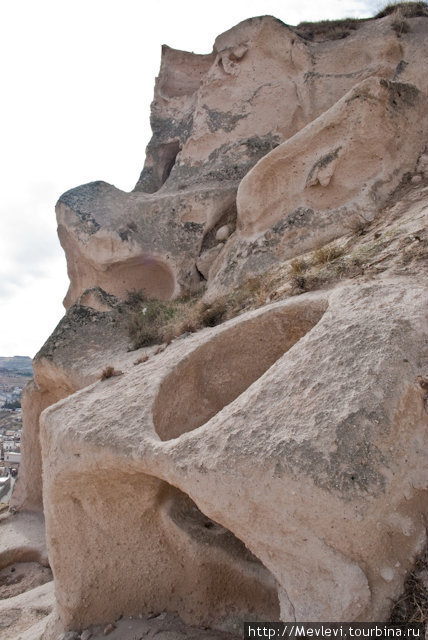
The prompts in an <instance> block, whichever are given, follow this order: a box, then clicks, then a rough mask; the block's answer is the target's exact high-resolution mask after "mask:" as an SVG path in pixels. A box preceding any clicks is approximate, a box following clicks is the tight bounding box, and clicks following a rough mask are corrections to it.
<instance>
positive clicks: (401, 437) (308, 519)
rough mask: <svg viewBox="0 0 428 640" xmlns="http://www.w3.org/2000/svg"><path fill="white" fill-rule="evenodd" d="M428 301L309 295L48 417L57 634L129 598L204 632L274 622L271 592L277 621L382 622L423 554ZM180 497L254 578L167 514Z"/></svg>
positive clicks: (187, 345)
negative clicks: (421, 381) (235, 547)
mask: <svg viewBox="0 0 428 640" xmlns="http://www.w3.org/2000/svg"><path fill="white" fill-rule="evenodd" d="M379 300H381V302H380V303H379ZM427 302H428V299H427V294H426V291H425V292H424V290H423V289H418V288H416V287H415V288H413V289H412V291H409V290H408V288H407V286H406V284H405V283H400V284H399V283H397V282H391V283H385V284H384V285H382V286H381V287H380V286H379V285H377V286H370V285H367V286H355V287H350V288H347V289H339V290H337V291H335V292H333V293H331V294H325V295H315V296H314V295H310V294H308V295H307V296H302V297H301V298H300V299H299V301H294V300H292V301H289V302H285V303H279V304H276V305H274V306H273V307H271V308H269V307H267V308H264V309H262V310H260V311H258V312H253V313H251V314H249V316H248V317H246V316H243V317H240V318H239V319H237V320H233V321H231V322H230V323H227V324H226V325H223V326H221V327H219V328H217V329H213V330H206V331H204V332H202V333H201V334H198V335H196V336H195V337H194V338H191V339H190V338H189V339H187V340H185V341H178V342H177V343H173V345H171V347H169V349H167V350H166V351H165V352H164V353H162V354H160V355H159V356H157V359H156V360H155V361H153V362H148V363H144V364H142V365H139V366H138V367H135V368H133V369H132V370H129V371H128V372H126V374H125V375H123V376H121V377H120V378H117V379H112V380H111V381H108V382H107V383H101V382H99V383H97V384H96V385H95V386H91V387H89V388H87V389H86V390H83V391H81V392H80V393H79V394H77V395H75V396H73V397H72V398H70V399H68V400H65V401H63V402H61V403H59V404H57V405H55V406H54V407H52V408H50V409H49V410H48V411H46V412H45V413H44V414H43V430H42V445H43V446H42V449H43V455H44V457H45V459H46V461H48V460H49V465H48V464H46V465H45V467H44V469H45V471H44V491H45V505H46V518H47V527H48V539H49V540H50V544H49V546H50V557H51V560H52V563H53V565H54V567H56V581H57V582H56V586H57V598H58V603H59V607H60V611H61V615H62V617H63V619H64V620H65V622H66V623H67V624H69V625H75V626H76V625H85V624H87V623H88V622H91V621H95V620H96V621H100V620H102V619H105V618H106V616H108V615H112V614H114V615H118V614H119V613H120V612H125V613H131V612H132V610H133V609H135V607H136V606H137V595H135V599H136V601H135V603H134V602H133V597H132V596H131V595H130V594H138V602H139V603H140V606H141V602H144V606H145V607H146V608H147V609H152V608H155V609H156V608H161V609H164V608H165V607H169V608H171V607H172V608H173V609H174V610H178V611H179V613H180V615H182V616H183V618H184V619H185V620H186V621H190V622H192V623H197V624H201V623H203V624H215V622H216V621H217V623H218V621H219V620H220V621H221V620H224V619H227V614H228V613H229V615H232V617H238V619H245V616H246V615H249V614H250V613H251V612H255V611H258V612H259V613H261V614H262V615H264V616H265V617H266V618H271V617H272V616H274V617H275V609H272V608H270V607H271V605H268V601H267V600H266V599H265V598H266V596H262V595H261V593H262V592H261V591H260V589H262V585H264V584H270V589H274V591H275V593H276V594H277V598H278V602H279V604H280V607H281V615H282V617H284V618H286V619H289V618H290V616H291V617H293V618H294V617H295V618H296V619H297V620H317V619H324V618H328V619H332V620H351V619H360V620H370V619H381V618H382V616H385V615H386V614H387V611H388V609H389V607H390V600H391V598H394V597H396V596H397V595H398V590H399V588H400V587H399V585H400V582H401V580H402V578H403V577H404V575H405V573H406V571H407V570H408V568H409V566H410V565H411V562H412V560H413V558H414V557H415V556H416V554H417V553H418V552H420V551H421V549H422V547H423V544H424V541H425V525H424V518H423V513H424V511H425V506H426V504H425V500H426V494H425V490H426V481H427V478H428V473H427V462H428V460H427V454H426V451H427V449H426V445H427V442H426V439H427V433H426V426H427V425H426V423H427V420H426V408H425V406H424V402H423V394H422V390H421V388H420V386H419V385H418V383H417V378H416V377H417V375H418V374H420V372H421V370H423V368H424V367H426V366H427V364H428V360H427V358H428V354H427V352H426V338H427V325H426V308H427V307H426V305H427ZM409 310H411V312H410V313H409ZM275 330H276V331H278V332H279V333H278V335H279V336H281V339H280V340H277V339H276V338H275V333H274V332H275ZM302 336H303V337H302ZM299 338H300V340H299ZM296 340H297V342H296ZM180 342H181V344H180ZM293 345H294V346H293ZM272 348H274V349H275V351H276V352H272V351H271V354H270V353H269V349H272ZM235 351H236V353H239V354H240V357H239V358H237V357H236V355H235ZM284 352H285V353H284ZM210 354H211V357H212V358H214V359H210V358H209V355H210ZM246 354H248V358H249V361H248V363H247V364H246V363H245V357H246ZM403 355H405V358H403ZM404 360H405V362H404ZM251 361H252V362H253V364H252V366H251V365H250V364H249V363H250V362H251ZM208 363H211V366H212V370H210V369H209V368H208V369H207V368H206V367H207V364H208ZM264 363H265V364H264ZM269 365H270V367H269ZM183 367H185V368H186V369H185V371H184V370H183V371H182V368H183ZM266 367H269V368H268V370H267V371H266ZM263 371H266V372H265V373H264V374H263ZM244 375H247V376H248V378H247V380H245V378H244V377H243V376H244ZM174 377H175V381H174ZM193 377H194V378H195V379H193ZM248 384H249V385H250V386H249V387H248V388H247V389H246V390H245V387H246V386H248ZM235 385H237V387H236V386H235ZM172 390H174V392H173V395H171V392H172ZM174 394H175V395H174ZM166 397H168V401H166ZM118 398H120V399H122V398H126V403H125V404H124V402H123V401H122V400H117V399H118ZM234 398H236V399H234ZM88 416H90V419H89V420H88ZM113 477H114V482H111V481H110V478H113ZM173 487H178V488H179V489H180V491H181V492H182V493H178V494H177V490H176V489H174V488H173ZM182 494H186V495H187V496H190V498H191V499H192V500H193V501H194V503H195V504H196V505H197V507H198V509H199V510H200V511H201V512H202V513H203V514H206V516H208V517H209V518H210V519H212V520H213V521H214V522H215V523H218V525H221V527H226V528H227V529H228V530H229V531H231V532H233V534H234V535H235V536H236V537H237V538H238V539H239V540H241V541H242V542H243V543H244V544H245V546H246V547H247V548H248V549H249V550H250V551H251V553H252V554H253V556H255V559H254V562H255V564H254V567H253V568H251V562H252V560H251V559H250V558H249V559H246V558H245V556H244V557H243V558H241V557H240V555H239V554H237V553H236V552H233V553H231V554H230V555H229V556H227V550H226V549H224V550H223V548H222V546H221V543H220V541H221V540H222V538H221V536H218V535H217V534H216V531H215V527H216V526H217V525H210V527H209V528H208V531H204V525H203V524H202V522H199V521H198V520H197V519H196V520H195V519H194V517H192V516H191V511H190V512H187V513H186V509H187V507H186V508H184V507H182V506H180V507H177V506H176V505H177V500H178V496H181V495H182ZM180 500H181V498H180ZM186 500H187V498H186ZM171 509H172V511H171ZM183 509H184V514H183ZM174 513H177V516H174V515H173V514H174ZM179 513H180V516H178V514H179ZM195 513H197V511H196V510H195ZM177 517H180V519H181V518H183V520H182V524H179V525H178V529H177ZM64 523H68V524H67V525H65V524H64ZM69 523H73V526H72V527H70V526H69ZM96 523H104V525H103V526H102V527H100V526H97V525H96ZM107 523H108V524H107ZM76 528H78V529H79V531H80V532H81V535H80V536H79V539H78V540H77V539H76V537H75V536H74V534H73V531H74V530H76ZM213 529H214V538H215V539H216V540H217V541H218V542H214V540H212V539H210V536H212V535H213ZM85 531H87V533H85ZM220 531H222V529H221V528H220ZM222 535H223V534H222ZM208 539H210V540H211V541H210V542H209V545H208V547H207V546H206V545H207V541H208ZM143 540H144V542H142V541H143ZM385 540H389V541H390V542H389V544H388V545H385ZM76 545H77V546H76ZM107 545H108V548H109V557H108V563H107V565H106V558H105V554H104V553H103V552H102V551H101V550H102V549H106V548H107ZM201 545H202V546H201ZM219 545H220V546H219ZM82 546H83V547H84V549H85V553H84V554H81V553H79V551H78V548H82ZM225 553H226V556H225V555H224V554H225ZM201 554H202V556H203V557H204V558H205V560H204V561H203V562H202V564H199V563H198V562H197V561H196V562H195V560H196V558H197V557H199V556H200V555H201ZM211 556H212V557H211ZM226 557H227V559H226ZM178 558H184V566H182V565H181V564H180V563H179V564H178V565H177V559H178ZM209 558H210V559H209ZM256 559H258V561H260V563H261V564H258V563H257V562H256ZM88 562H89V563H90V565H91V572H90V574H88V573H87V572H85V571H84V565H85V566H87V564H88ZM81 563H83V564H82V566H80V564H81ZM71 565H73V568H71ZM180 567H181V568H180ZM208 567H211V569H210V572H209V573H208V574H207V573H206V571H207V569H208ZM226 567H227V571H226V573H225V574H224V577H223V578H222V574H223V571H224V570H225V568H226ZM314 567H317V570H314ZM211 571H212V572H213V573H211ZM248 572H250V573H248ZM234 573H235V575H236V578H232V576H233V575H234ZM265 574H266V577H264V576H265ZM250 575H252V576H253V580H255V582H253V584H251V582H249V583H248V589H249V591H248V594H249V595H248V599H246V597H245V596H244V594H245V588H244V585H245V583H246V582H245V581H246V580H249V576H250ZM214 576H215V577H214ZM267 576H271V577H270V578H269V580H268V578H267ZM234 580H237V583H238V582H239V583H240V584H241V587H240V589H239V590H238V591H239V593H240V595H241V597H242V598H243V600H241V601H239V602H237V601H233V599H232V596H231V594H229V591H228V585H229V586H230V585H231V584H233V581H234ZM266 581H267V582H266ZM143 585H144V586H143ZM202 585H205V586H204V587H203V586H202ZM208 586H209V590H208V591H206V588H208ZM111 594H114V601H112V598H111ZM125 594H126V596H125ZM257 594H260V595H257ZM224 598H225V600H224ZM276 615H279V610H277V613H276Z"/></svg>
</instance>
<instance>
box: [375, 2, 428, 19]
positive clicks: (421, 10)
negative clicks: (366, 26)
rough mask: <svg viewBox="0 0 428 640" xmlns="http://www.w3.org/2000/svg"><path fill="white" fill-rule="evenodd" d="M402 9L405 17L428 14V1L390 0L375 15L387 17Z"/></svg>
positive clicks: (419, 16)
mask: <svg viewBox="0 0 428 640" xmlns="http://www.w3.org/2000/svg"><path fill="white" fill-rule="evenodd" d="M397 9H400V11H401V14H402V16H403V18H421V17H425V16H428V5H427V3H426V2H389V3H388V4H387V5H386V6H385V7H384V8H383V9H382V10H381V11H379V12H378V13H377V14H376V15H375V16H374V17H375V19H377V18H385V17H386V16H390V15H391V14H392V13H394V12H395V11H397Z"/></svg>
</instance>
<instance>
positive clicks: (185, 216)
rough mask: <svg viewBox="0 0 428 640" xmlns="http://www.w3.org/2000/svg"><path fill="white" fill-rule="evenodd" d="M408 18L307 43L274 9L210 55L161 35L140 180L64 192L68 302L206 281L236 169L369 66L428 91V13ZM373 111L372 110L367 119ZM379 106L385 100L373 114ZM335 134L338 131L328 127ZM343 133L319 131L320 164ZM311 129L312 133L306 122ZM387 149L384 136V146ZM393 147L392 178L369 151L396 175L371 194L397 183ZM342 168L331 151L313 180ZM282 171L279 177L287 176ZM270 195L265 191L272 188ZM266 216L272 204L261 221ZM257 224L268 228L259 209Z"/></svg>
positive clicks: (346, 165) (165, 292)
mask: <svg viewBox="0 0 428 640" xmlns="http://www.w3.org/2000/svg"><path fill="white" fill-rule="evenodd" d="M411 23H412V33H411V34H409V36H406V35H405V36H404V37H402V38H400V39H398V38H397V37H396V35H395V34H394V33H393V32H391V28H390V25H389V22H388V21H387V20H383V21H374V22H372V23H366V24H364V25H362V26H361V27H360V28H359V29H358V30H357V31H355V33H353V34H352V35H351V36H349V37H348V38H345V39H344V40H340V41H331V42H325V43H324V42H322V43H319V42H317V43H308V42H307V41H305V40H303V39H302V38H300V37H299V36H298V35H297V34H296V33H295V32H294V31H293V29H291V28H289V27H287V26H286V25H284V24H283V23H282V22H280V21H279V20H276V19H275V18H272V17H270V16H264V17H261V18H252V19H249V20H246V21H244V22H242V23H240V24H239V25H237V26H235V27H233V28H232V29H230V30H229V31H227V32H226V33H224V34H222V35H221V36H219V37H218V38H217V39H216V41H215V44H214V49H213V52H212V53H211V54H208V55H196V54H192V53H187V52H183V51H176V50H173V49H170V48H169V47H164V48H163V50H162V62H161V69H160V73H159V77H158V79H157V82H156V87H155V97H154V101H153V104H152V128H153V138H152V140H151V141H150V143H149V145H148V148H147V157H146V163H145V166H144V170H143V172H142V174H141V176H140V179H139V181H138V183H137V185H136V187H135V189H134V191H133V192H131V193H129V194H128V193H124V192H122V191H120V190H118V189H116V188H115V187H113V186H112V185H108V184H106V183H104V182H94V183H91V184H88V185H84V186H82V187H78V188H77V189H73V190H71V191H69V192H67V193H66V194H64V195H63V196H62V197H61V198H60V200H59V202H58V205H57V218H58V228H59V236H60V240H61V243H62V245H63V247H64V250H65V252H66V256H67V263H68V272H69V276H70V289H69V292H68V294H67V296H66V299H65V301H64V303H65V306H66V307H69V306H70V305H71V304H72V303H73V302H75V300H76V299H77V298H78V297H79V296H80V295H81V294H82V293H83V291H84V290H85V289H88V288H90V287H93V286H94V285H97V286H100V287H102V288H103V289H104V290H106V291H108V292H109V293H112V294H114V295H115V296H119V297H124V296H125V295H126V291H127V290H129V289H131V288H143V289H145V290H146V292H147V293H148V294H149V295H152V296H156V297H160V298H170V297H174V296H177V295H179V294H180V292H187V291H189V290H197V289H198V287H200V285H201V281H200V276H199V274H198V271H197V269H196V266H195V263H196V260H197V258H198V255H199V253H200V251H201V247H202V246H203V244H204V240H205V239H206V237H207V235H208V234H209V233H210V231H211V230H212V229H213V228H214V227H215V226H216V225H219V226H221V225H222V219H223V218H224V217H225V216H226V214H227V211H228V210H230V207H231V206H232V205H233V203H234V200H235V195H236V190H237V187H238V184H239V182H240V180H241V179H242V178H243V177H244V176H245V174H246V173H247V172H248V171H249V170H250V169H251V168H252V167H253V166H254V165H255V163H256V162H257V161H258V160H259V159H260V158H262V157H263V156H264V155H266V154H267V153H269V152H270V151H271V150H272V149H274V147H276V146H277V145H278V144H280V143H282V142H284V141H286V140H288V139H290V138H292V136H294V135H295V134H296V133H297V132H298V131H300V130H302V129H304V128H305V127H306V126H307V125H308V124H309V123H312V122H313V121H314V120H315V119H316V118H318V117H319V116H321V114H323V113H324V112H326V111H327V110H329V109H330V108H331V107H332V106H333V105H334V104H335V103H336V102H337V101H338V100H340V99H341V98H342V97H343V96H344V95H345V94H346V93H347V92H349V91H350V90H351V89H352V88H353V87H354V86H355V85H357V84H359V83H361V82H363V81H364V80H365V79H367V78H370V77H373V76H379V77H383V78H386V79H388V80H395V81H399V82H400V83H407V84H410V83H411V84H413V85H414V86H416V87H417V88H418V89H419V90H420V91H421V92H422V94H424V95H425V94H426V93H427V90H428V82H427V77H428V74H427V72H426V71H427V69H426V65H427V63H426V60H428V54H427V56H424V55H423V52H424V51H426V50H427V46H428V45H427V38H426V19H424V18H415V19H412V20H411ZM367 41H370V47H367ZM362 86H366V85H364V84H363V85H362ZM360 102H361V101H360ZM284 105H286V108H284ZM378 106H380V105H378ZM410 111H411V110H410ZM410 111H409V112H408V113H409V117H410V118H411V119H410V121H409V129H410V130H411V131H412V132H413V133H412V139H413V134H414V131H415V129H416V128H417V126H418V125H419V124H420V121H419V120H418V115H417V111H418V109H416V110H415V111H414V113H413V114H412V115H411V116H410ZM366 112H367V109H366V110H363V113H362V117H364V118H365V121H366V122H367V120H370V119H369V118H367V113H366ZM364 113H365V115H363V114H364ZM338 117H339V118H343V117H345V120H344V121H343V122H341V124H339V123H336V125H337V127H340V126H341V127H342V128H343V127H346V126H349V125H350V124H352V123H353V125H354V127H355V128H356V129H357V130H358V128H359V126H358V114H357V113H355V116H354V119H353V120H352V122H350V121H349V120H346V116H345V114H344V113H340V114H338ZM379 117H381V115H380V109H377V115H376V117H375V119H376V121H379ZM331 126H333V124H332V122H330V127H331ZM364 126H366V125H364ZM393 130H394V127H393ZM325 133H326V134H327V133H329V134H330V133H331V134H332V131H331V128H330V130H329V131H328V132H325ZM386 133H387V136H386V140H390V139H391V136H390V134H389V133H388V131H387V132H386ZM327 137H328V136H327ZM336 137H337V136H336ZM336 137H335V136H334V135H333V134H332V135H331V139H330V141H329V140H327V139H325V140H324V141H322V140H320V139H319V140H318V141H315V145H316V149H317V152H318V155H316V154H315V158H314V162H317V161H319V160H321V159H322V157H323V155H326V154H327V155H328V154H329V153H331V152H333V153H334V152H335V150H336V149H337V146H338V143H337V140H336ZM324 138H326V135H324ZM303 139H304V140H305V141H306V142H307V141H309V143H310V144H312V143H313V142H314V139H313V136H312V137H311V135H310V134H306V136H305V135H304V136H303ZM346 140H347V143H346V147H347V149H346V148H344V149H343V150H342V155H343V154H345V151H346V150H347V156H348V161H347V162H344V161H343V159H340V158H339V159H338V160H337V162H338V170H337V172H336V176H337V177H338V176H340V175H341V174H343V173H344V172H345V171H350V172H351V173H352V175H354V174H355V177H356V179H357V181H358V179H359V178H360V183H361V184H363V183H364V175H365V164H364V165H363V166H356V167H353V166H351V160H349V157H350V156H352V155H353V153H354V152H356V151H357V149H356V146H357V144H356V143H355V144H354V145H352V141H351V139H350V134H349V133H348V135H347V136H346ZM333 143H334V144H333ZM335 145H336V146H335ZM386 147H387V143H386V142H385V147H384V148H383V150H386ZM289 148H290V149H291V147H289ZM409 148H410V149H411V152H410V153H409ZM374 149H375V145H373V151H374ZM415 152H416V150H415V149H414V148H413V147H412V145H411V142H410V141H409V143H408V144H405V145H404V149H403V155H402V159H403V164H404V165H406V166H408V165H411V164H412V162H414V155H415ZM376 153H378V151H377V152H376ZM387 154H388V160H387V163H388V167H387V168H386V170H385V176H384V175H383V173H382V171H380V170H379V168H378V165H376V162H375V161H374V160H373V159H371V161H370V162H369V166H370V167H372V165H373V163H374V165H376V166H377V168H376V166H374V165H373V167H372V168H373V169H374V171H375V172H377V173H378V175H379V179H381V180H383V179H384V178H385V177H386V179H387V184H386V185H384V187H383V188H380V189H376V190H375V191H376V193H375V194H374V196H373V197H375V196H376V195H377V194H378V193H380V195H381V197H384V196H385V193H386V192H387V191H388V189H389V188H391V189H393V188H394V184H396V183H397V179H394V180H391V177H390V171H391V170H393V168H394V167H393V163H394V157H393V156H394V152H393V151H391V152H390V151H388V152H387ZM345 155H346V154H345ZM390 155H392V158H391V160H392V162H391V160H390V159H389V156H390ZM275 157H276V156H275ZM308 158H309V156H308ZM296 169H297V172H298V178H297V184H300V183H301V181H302V178H304V180H306V179H307V178H308V172H309V170H310V167H307V171H306V172H305V171H303V173H304V176H302V175H301V174H300V173H299V171H300V169H301V167H300V168H299V167H293V169H292V170H296ZM332 169H333V164H332V163H330V166H329V167H325V168H324V169H319V170H318V172H317V176H318V177H317V176H316V175H315V174H314V175H313V176H311V177H310V179H309V183H310V182H311V180H312V181H315V182H316V183H319V184H320V185H323V184H324V188H325V190H326V193H327V192H331V190H332V189H331V188H329V186H328V185H327V182H329V181H330V180H331V179H332V177H333V175H329V174H330V172H331V171H332ZM412 169H414V167H413V166H412ZM284 170H286V167H284ZM367 171H368V169H367ZM400 175H402V172H401V173H400ZM336 179H337V178H336ZM278 180H280V182H283V181H282V178H281V177H280V176H278ZM333 180H334V178H333ZM285 182H287V181H285ZM315 182H314V185H313V186H312V187H310V186H309V183H308V188H307V189H306V195H307V194H308V193H309V192H313V198H312V200H313V199H314V198H315V196H316V195H318V193H319V192H321V191H322V187H321V186H320V187H317V186H316V185H315ZM287 184H289V182H287ZM271 186H272V185H271ZM275 189H277V188H276V187H274V191H275ZM242 191H243V190H242V189H241V193H242ZM351 191H352V190H351ZM275 192H276V191H275ZM279 192H280V189H279V191H278V193H279ZM296 195H297V194H296ZM346 195H348V196H349V199H350V202H349V207H350V206H351V205H352V204H354V201H353V200H354V199H353V197H352V193H351V192H350V190H349V189H348V190H346V189H345V191H343V189H342V193H341V197H339V201H340V206H342V207H344V206H345V204H346V203H344V199H345V200H346V198H345V196H346ZM242 197H243V196H242ZM266 197H267V200H266V203H269V202H270V201H269V199H268V198H269V197H270V196H269V194H266ZM241 199H242V198H241ZM295 199H296V198H295ZM307 199H308V198H303V200H304V201H306V200H307ZM316 199H317V200H318V198H316ZM321 199H322V200H323V206H324V208H326V209H327V210H329V209H330V208H332V209H335V208H337V207H336V205H335V203H334V201H331V199H329V198H328V197H327V196H326V194H321ZM289 200H290V201H293V198H292V197H290V198H289ZM309 200H311V198H309ZM266 203H265V202H263V209H264V210H265V209H266V206H265V205H266ZM376 205H378V206H380V202H378V203H370V210H371V211H372V210H373V209H374V208H376ZM304 206H305V205H304ZM307 206H308V207H310V205H307ZM269 208H270V207H269ZM274 208H275V206H274ZM241 211H242V206H241ZM256 217H257V218H259V217H260V216H259V215H257V216H256ZM240 218H241V225H242V228H243V230H244V232H245V233H251V227H252V226H254V224H253V223H254V221H253V222H251V220H253V218H254V212H253V213H247V214H241V216H240ZM268 222H269V216H268V217H267V219H266V220H265V225H266V223H268ZM260 224H261V226H263V222H262V221H260ZM260 224H259V226H260ZM316 224H317V226H318V227H319V232H320V233H321V235H322V236H323V237H325V236H326V235H328V234H327V232H326V231H325V230H324V226H325V225H324V223H323V221H321V220H319V221H318V220H317V222H316ZM331 224H332V225H333V224H334V223H333V222H332V223H331ZM341 226H342V227H343V224H342V223H340V224H339V227H341ZM301 235H304V234H301ZM330 235H331V232H330ZM209 248H211V246H204V247H203V250H206V249H209ZM247 248H248V247H247ZM301 250H302V251H303V250H304V246H302V248H301ZM295 251H298V248H297V247H296V248H295ZM249 252H250V254H251V246H250V247H249ZM274 253H275V252H273V253H272V252H270V259H271V262H274V261H275V260H277V259H278V257H277V256H275V255H274ZM226 259H227V258H226V257H225V260H226ZM217 280H222V281H224V277H223V278H222V277H221V276H220V275H217Z"/></svg>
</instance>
